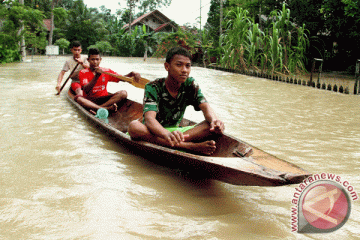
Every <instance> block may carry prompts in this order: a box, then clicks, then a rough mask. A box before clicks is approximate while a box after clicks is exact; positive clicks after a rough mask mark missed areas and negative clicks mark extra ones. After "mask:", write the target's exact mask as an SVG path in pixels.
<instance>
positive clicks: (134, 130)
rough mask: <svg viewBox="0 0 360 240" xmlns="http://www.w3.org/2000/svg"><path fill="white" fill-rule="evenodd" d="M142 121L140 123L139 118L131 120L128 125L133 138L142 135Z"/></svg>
mask: <svg viewBox="0 0 360 240" xmlns="http://www.w3.org/2000/svg"><path fill="white" fill-rule="evenodd" d="M141 124H142V123H140V122H139V121H138V120H134V121H132V122H130V124H129V127H128V133H129V135H130V137H132V138H139V137H141V135H142V134H141V126H140V125H141Z"/></svg>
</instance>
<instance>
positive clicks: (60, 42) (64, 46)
mask: <svg viewBox="0 0 360 240" xmlns="http://www.w3.org/2000/svg"><path fill="white" fill-rule="evenodd" d="M55 45H57V46H59V48H60V49H62V50H63V54H64V51H65V49H67V48H68V47H69V45H70V42H69V41H68V40H66V39H65V38H60V39H58V40H56V42H55Z"/></svg>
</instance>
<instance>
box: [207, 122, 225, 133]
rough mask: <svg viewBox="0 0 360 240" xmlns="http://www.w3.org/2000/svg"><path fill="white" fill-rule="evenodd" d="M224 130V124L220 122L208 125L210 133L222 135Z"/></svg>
mask: <svg viewBox="0 0 360 240" xmlns="http://www.w3.org/2000/svg"><path fill="white" fill-rule="evenodd" d="M224 130H225V126H224V123H223V122H222V121H220V120H214V121H212V122H211V123H210V132H214V133H217V134H223V133H224Z"/></svg>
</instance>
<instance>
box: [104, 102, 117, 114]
mask: <svg viewBox="0 0 360 240" xmlns="http://www.w3.org/2000/svg"><path fill="white" fill-rule="evenodd" d="M106 109H107V110H108V111H113V112H117V110H118V106H117V104H116V103H114V104H113V105H111V106H110V107H106Z"/></svg>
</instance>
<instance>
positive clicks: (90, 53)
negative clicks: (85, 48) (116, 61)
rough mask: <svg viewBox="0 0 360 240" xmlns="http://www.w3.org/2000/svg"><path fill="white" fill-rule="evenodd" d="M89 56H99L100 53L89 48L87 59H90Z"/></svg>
mask: <svg viewBox="0 0 360 240" xmlns="http://www.w3.org/2000/svg"><path fill="white" fill-rule="evenodd" d="M91 55H100V51H99V49H97V48H90V49H89V53H88V57H90V56H91Z"/></svg>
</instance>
